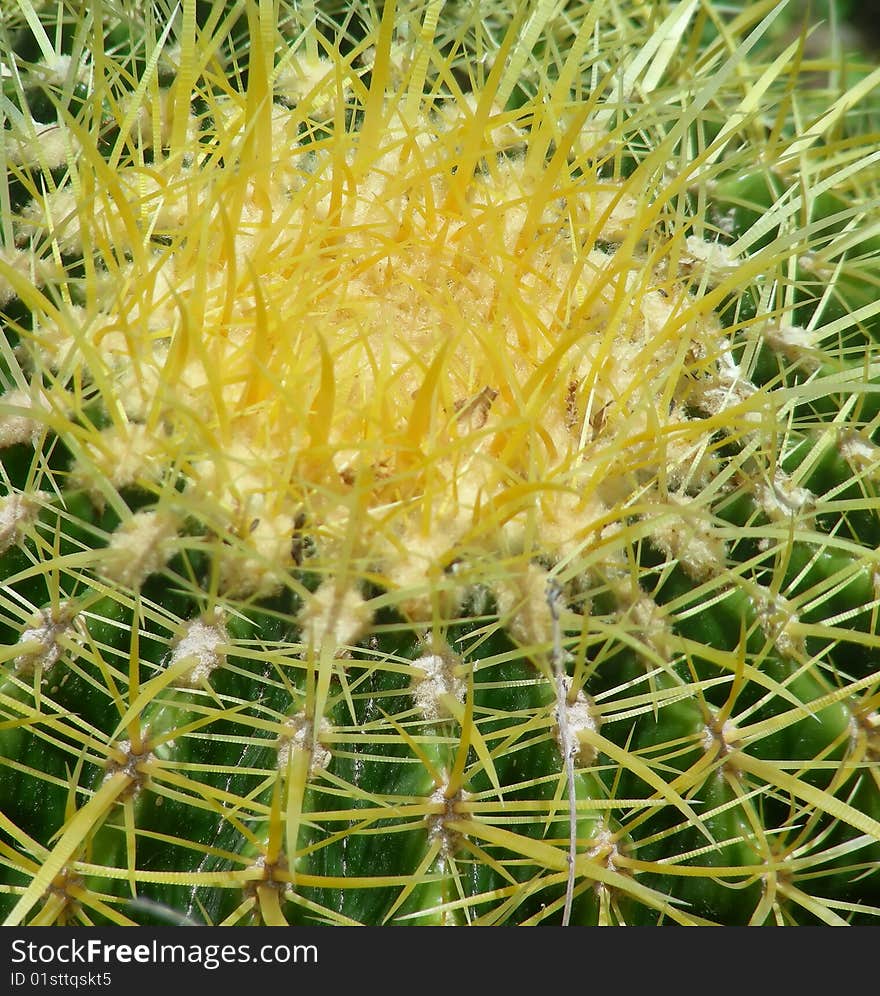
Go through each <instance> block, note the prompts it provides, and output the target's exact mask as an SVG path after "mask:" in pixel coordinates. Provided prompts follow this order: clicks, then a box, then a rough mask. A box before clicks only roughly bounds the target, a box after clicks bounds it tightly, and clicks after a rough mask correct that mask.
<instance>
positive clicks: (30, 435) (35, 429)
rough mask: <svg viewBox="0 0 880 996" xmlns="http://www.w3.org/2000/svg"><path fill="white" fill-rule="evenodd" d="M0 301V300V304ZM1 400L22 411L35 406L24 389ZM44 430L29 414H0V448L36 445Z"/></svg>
mask: <svg viewBox="0 0 880 996" xmlns="http://www.w3.org/2000/svg"><path fill="white" fill-rule="evenodd" d="M2 303H3V302H2V300H0V304H2ZM40 397H41V399H44V398H45V395H43V393H42V392H40ZM2 401H3V405H4V407H5V406H7V405H8V406H9V407H10V408H21V409H22V410H23V411H33V410H34V408H35V407H36V406H35V404H34V399H33V398H32V397H31V396H30V394H26V393H25V392H24V391H7V392H6V393H5V394H4V395H3V397H2ZM45 431H46V427H45V425H44V424H43V423H42V422H40V421H39V420H38V419H35V418H31V417H30V416H29V415H25V414H22V413H10V414H8V415H0V449H5V448H6V447H7V446H16V445H19V444H22V443H23V444H25V445H27V446H36V445H37V443H38V442H39V440H40V436H42V434H43V433H44V432H45Z"/></svg>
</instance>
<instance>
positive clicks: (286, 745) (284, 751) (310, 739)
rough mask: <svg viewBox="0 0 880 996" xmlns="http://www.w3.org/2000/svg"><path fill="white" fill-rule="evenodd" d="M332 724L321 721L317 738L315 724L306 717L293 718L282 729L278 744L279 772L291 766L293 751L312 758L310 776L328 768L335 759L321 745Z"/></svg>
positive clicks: (324, 720)
mask: <svg viewBox="0 0 880 996" xmlns="http://www.w3.org/2000/svg"><path fill="white" fill-rule="evenodd" d="M330 729H331V726H330V724H329V723H328V722H327V720H326V719H323V718H322V719H321V722H320V724H319V726H318V735H317V736H315V724H314V723H313V722H312V720H311V719H310V718H309V717H307V716H305V715H299V716H292V717H291V718H290V719H288V720H287V722H286V723H285V724H284V726H283V727H282V733H281V738H280V741H279V744H278V770H279V771H282V772H284V771H286V770H287V766H288V764H290V757H291V751H304V752H305V753H307V754H308V755H309V756H310V760H309V774H314V773H315V772H316V771H321V770H323V769H324V768H326V767H327V766H328V765H329V764H330V761H331V760H332V758H333V755H332V754H331V753H330V751H329V750H328V749H327V748H326V747H325V746H324V745H323V744H322V743H321V735H322V734H325V735H326V734H327V733H329V731H330Z"/></svg>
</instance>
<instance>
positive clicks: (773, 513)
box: [755, 470, 816, 519]
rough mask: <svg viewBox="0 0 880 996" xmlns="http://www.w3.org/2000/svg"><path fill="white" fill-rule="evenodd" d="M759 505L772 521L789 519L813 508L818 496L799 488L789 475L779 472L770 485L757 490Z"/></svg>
mask: <svg viewBox="0 0 880 996" xmlns="http://www.w3.org/2000/svg"><path fill="white" fill-rule="evenodd" d="M755 497H756V498H757V500H758V504H759V505H760V506H761V508H763V509H764V511H765V512H766V513H767V516H768V517H769V518H771V519H787V518H790V517H791V516H792V515H800V514H802V513H803V512H805V511H807V510H809V509H810V508H812V506H813V505H814V503H815V500H816V496H815V495H814V494H813V492H812V491H808V490H807V488H800V487H798V486H797V485H796V484H795V483H794V482H793V481H792V479H791V478H790V477H789V476H788V474H785V473H783V471H781V470H777V471H776V473H775V475H774V476H773V483H772V484H770V485H764V484H760V485H758V486H757V487H756V488H755Z"/></svg>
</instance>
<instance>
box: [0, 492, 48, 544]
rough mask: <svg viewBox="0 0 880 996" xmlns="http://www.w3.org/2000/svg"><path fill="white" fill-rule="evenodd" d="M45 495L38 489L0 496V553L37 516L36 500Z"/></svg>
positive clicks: (17, 537) (17, 540) (14, 540)
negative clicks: (24, 493) (31, 492)
mask: <svg viewBox="0 0 880 996" xmlns="http://www.w3.org/2000/svg"><path fill="white" fill-rule="evenodd" d="M46 497H48V495H47V494H46V493H45V492H43V491H40V492H36V493H34V494H31V495H7V496H6V497H5V498H0V553H5V552H6V550H8V549H9V547H11V546H14V545H15V544H16V543H18V542H19V541H20V540H21V536H22V531H23V530H24V529H25V528H26V527H27V526H29V525H30V524H31V523H32V522H34V520H35V519H36V517H37V511H38V509H39V505H38V500H39V499H41V498H46Z"/></svg>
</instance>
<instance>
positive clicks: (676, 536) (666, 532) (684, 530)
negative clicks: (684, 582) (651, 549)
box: [651, 495, 727, 581]
mask: <svg viewBox="0 0 880 996" xmlns="http://www.w3.org/2000/svg"><path fill="white" fill-rule="evenodd" d="M670 500H671V501H672V502H674V503H675V504H676V505H678V506H679V507H680V508H681V510H682V511H681V514H673V515H670V516H662V517H660V516H658V517H657V518H656V519H653V518H652V519H651V539H652V541H653V542H654V543H655V544H656V545H657V547H659V549H660V550H662V551H663V553H664V554H665V555H666V556H667V557H669V558H670V559H672V560H677V561H678V563H679V565H680V566H681V568H682V569H683V570H684V571H685V573H686V574H687V575H688V576H689V577H692V578H694V579H695V580H698V581H703V580H705V579H706V578H709V577H713V576H714V575H717V574H719V573H721V571H723V569H724V566H725V563H726V558H727V546H726V544H725V542H724V540H723V538H722V537H721V536H719V535H718V533H717V532H716V531H715V529H714V528H713V526H712V523H711V522H709V521H708V520H707V519H702V518H700V516H699V512H698V511H697V514H688V511H687V506H688V500H687V499H686V498H679V497H677V496H675V495H670Z"/></svg>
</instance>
